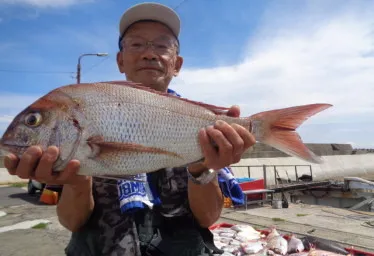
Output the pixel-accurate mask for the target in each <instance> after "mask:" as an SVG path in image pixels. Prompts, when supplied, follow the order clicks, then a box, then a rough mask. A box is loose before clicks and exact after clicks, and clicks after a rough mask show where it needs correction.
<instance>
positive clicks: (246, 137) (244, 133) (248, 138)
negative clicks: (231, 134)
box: [231, 124, 256, 150]
mask: <svg viewBox="0 0 374 256" xmlns="http://www.w3.org/2000/svg"><path fill="white" fill-rule="evenodd" d="M231 126H232V128H233V129H235V131H236V132H237V133H238V134H239V136H240V137H241V138H242V140H243V142H244V144H243V149H245V150H247V149H248V148H250V147H251V146H253V145H254V144H256V138H255V136H253V134H252V133H250V132H249V131H248V130H247V129H245V128H244V127H243V126H241V125H238V124H232V125H231Z"/></svg>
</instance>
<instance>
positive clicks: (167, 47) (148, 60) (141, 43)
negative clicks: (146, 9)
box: [117, 22, 183, 91]
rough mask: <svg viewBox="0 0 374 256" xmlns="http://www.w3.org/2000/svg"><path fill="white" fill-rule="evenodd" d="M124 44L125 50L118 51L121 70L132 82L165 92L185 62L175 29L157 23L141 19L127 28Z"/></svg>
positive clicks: (123, 48) (118, 62)
mask: <svg viewBox="0 0 374 256" xmlns="http://www.w3.org/2000/svg"><path fill="white" fill-rule="evenodd" d="M148 42H152V43H153V44H151V45H149V44H148ZM121 43H122V51H121V52H118V54H117V64H118V68H119V70H120V72H121V73H125V75H126V78H127V79H128V80H130V81H133V82H138V83H143V84H144V85H145V86H148V87H151V88H153V89H156V90H158V91H166V90H167V88H168V85H169V83H170V81H171V79H172V78H173V76H176V75H177V74H178V73H179V71H180V69H181V67H182V63H183V59H182V57H180V56H178V54H177V44H176V43H177V40H176V39H175V37H174V36H173V34H172V32H171V31H170V30H169V29H168V28H167V27H166V26H164V25H162V24H160V23H158V22H139V23H135V24H133V25H132V26H131V27H130V28H129V29H128V31H127V32H126V35H125V36H124V38H123V39H122V42H121Z"/></svg>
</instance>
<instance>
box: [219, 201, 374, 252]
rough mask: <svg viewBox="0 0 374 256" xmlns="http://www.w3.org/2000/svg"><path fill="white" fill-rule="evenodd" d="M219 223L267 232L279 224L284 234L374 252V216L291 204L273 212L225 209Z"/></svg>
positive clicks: (267, 207) (254, 208) (253, 208)
mask: <svg viewBox="0 0 374 256" xmlns="http://www.w3.org/2000/svg"><path fill="white" fill-rule="evenodd" d="M219 222H226V223H231V224H235V223H247V224H250V225H252V226H253V227H256V228H260V229H267V228H268V227H270V226H272V225H276V227H277V229H278V230H279V231H281V232H282V233H284V234H289V233H294V234H296V235H298V236H305V235H308V236H315V237H319V238H324V239H329V240H331V241H334V242H337V243H339V244H342V245H343V246H346V247H351V246H353V247H354V248H355V249H358V250H364V251H368V252H374V213H371V212H361V211H351V210H346V209H340V208H333V207H328V206H320V205H305V204H289V208H282V209H273V208H272V207H271V206H270V205H264V206H262V207H261V206H258V205H257V206H256V205H253V206H249V209H248V210H245V209H243V208H236V209H233V208H225V209H224V211H223V212H222V214H221V219H220V220H219Z"/></svg>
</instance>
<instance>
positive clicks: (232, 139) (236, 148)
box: [215, 120, 244, 155]
mask: <svg viewBox="0 0 374 256" xmlns="http://www.w3.org/2000/svg"><path fill="white" fill-rule="evenodd" d="M215 127H216V128H217V129H219V130H220V131H221V132H222V133H223V135H224V136H225V137H226V138H227V139H225V141H227V140H228V143H229V144H230V145H231V148H232V151H230V154H232V155H239V154H241V153H242V151H243V147H244V141H243V139H242V138H241V137H240V135H239V134H238V133H237V132H236V130H235V129H234V128H233V127H232V126H230V125H229V124H228V123H226V122H223V121H220V120H219V121H217V123H216V126H215Z"/></svg>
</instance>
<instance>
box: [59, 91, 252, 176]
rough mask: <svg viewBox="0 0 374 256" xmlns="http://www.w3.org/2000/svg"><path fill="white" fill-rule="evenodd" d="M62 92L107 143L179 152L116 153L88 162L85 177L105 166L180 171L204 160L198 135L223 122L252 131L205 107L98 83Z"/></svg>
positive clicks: (129, 170) (134, 171)
mask: <svg viewBox="0 0 374 256" xmlns="http://www.w3.org/2000/svg"><path fill="white" fill-rule="evenodd" d="M61 91H62V92H64V93H65V94H67V95H69V97H71V98H72V100H73V101H74V102H79V103H80V104H79V109H80V111H81V112H82V113H84V116H85V118H86V120H90V122H89V125H90V127H91V129H92V130H93V131H95V133H96V134H100V135H103V137H104V138H103V139H104V140H105V141H111V142H126V143H134V144H139V145H143V146H146V147H151V148H158V149H162V150H165V151H168V152H172V153H175V154H162V155H161V154H154V153H144V152H129V153H128V155H127V156H126V158H124V155H123V153H122V152H118V151H113V152H111V154H110V155H107V157H106V158H105V159H104V160H103V161H102V160H95V161H88V162H87V163H85V161H83V164H82V170H81V173H82V174H85V173H86V171H85V170H87V171H89V172H90V173H92V170H98V172H99V173H102V170H101V169H102V168H104V169H105V168H109V166H108V165H107V164H106V162H108V161H111V165H110V166H111V167H112V168H115V169H114V170H113V172H115V173H118V171H120V172H121V174H137V173H139V172H150V171H153V170H154V169H161V168H165V167H173V166H181V165H184V164H187V163H190V162H193V161H197V160H199V159H201V158H202V157H203V155H202V152H201V148H200V146H199V142H198V138H197V136H196V135H197V133H198V132H199V130H200V129H201V128H202V127H206V126H208V125H213V124H214V123H215V121H216V120H218V119H223V120H227V121H231V122H234V121H235V122H236V123H240V124H242V125H247V126H248V125H249V122H250V121H249V120H245V119H239V120H238V119H233V118H230V117H226V116H220V117H218V116H217V115H215V114H214V113H213V112H212V111H210V110H209V109H206V108H204V107H202V106H199V105H196V104H186V102H184V101H181V100H179V99H176V98H173V97H167V96H161V95H154V94H153V93H151V92H148V91H139V90H138V89H135V88H133V87H127V86H108V84H93V85H90V86H85V85H83V86H82V93H80V92H79V88H73V89H72V88H71V87H65V88H62V89H61ZM77 91H78V92H77ZM155 96H156V97H155ZM240 121H241V122H240ZM192 138H194V139H192ZM181 145H183V147H181ZM76 158H77V159H78V160H81V159H82V160H83V159H85V155H84V156H81V157H80V154H79V152H78V155H77V156H76ZM109 159H110V160H109ZM107 171H108V174H111V173H112V171H111V170H107ZM122 171H124V173H122ZM99 173H94V174H99Z"/></svg>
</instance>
